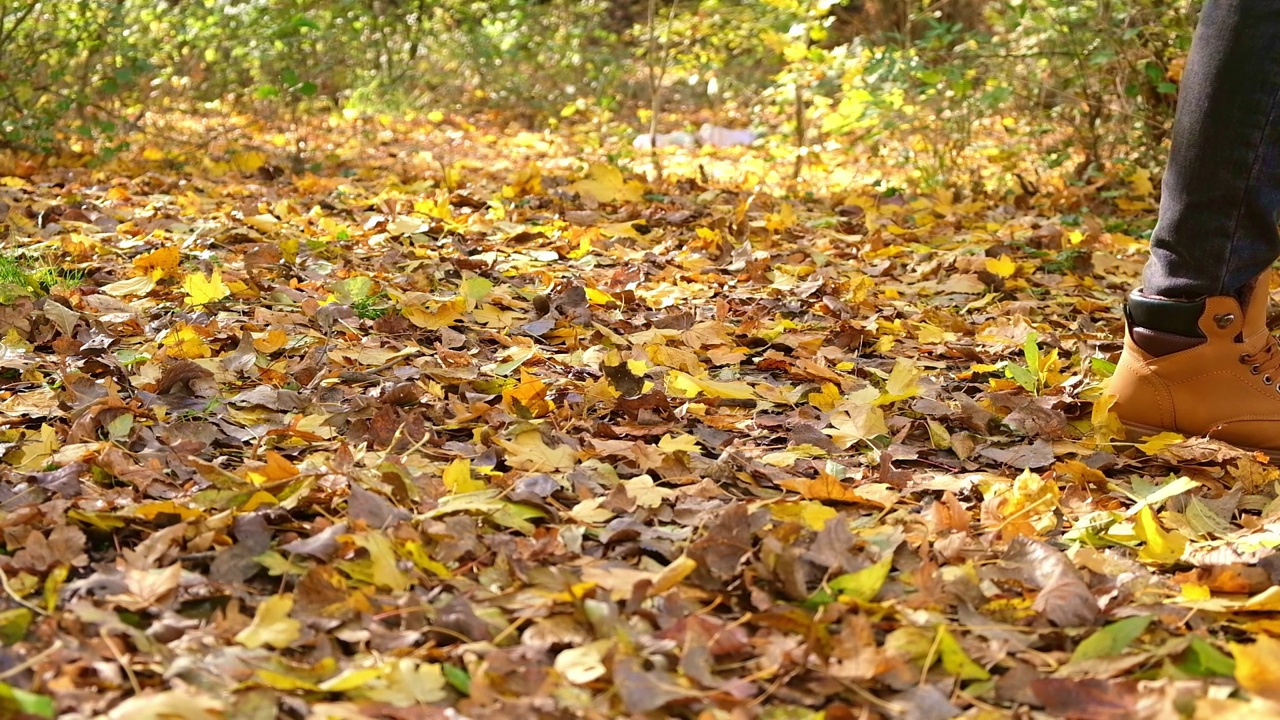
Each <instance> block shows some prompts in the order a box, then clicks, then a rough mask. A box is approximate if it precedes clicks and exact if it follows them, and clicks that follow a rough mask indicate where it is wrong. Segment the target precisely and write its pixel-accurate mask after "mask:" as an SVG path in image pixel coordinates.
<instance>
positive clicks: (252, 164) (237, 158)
mask: <svg viewBox="0 0 1280 720" xmlns="http://www.w3.org/2000/svg"><path fill="white" fill-rule="evenodd" d="M230 163H231V167H233V168H235V169H236V172H241V173H246V174H248V173H252V172H257V171H258V169H259V168H261V167H262V166H263V165H266V164H267V155H266V153H261V152H258V151H257V150H248V151H246V152H238V153H235V154H234V155H232V156H231V159H230Z"/></svg>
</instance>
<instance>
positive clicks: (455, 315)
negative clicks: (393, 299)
mask: <svg viewBox="0 0 1280 720" xmlns="http://www.w3.org/2000/svg"><path fill="white" fill-rule="evenodd" d="M466 310H467V299H466V298H465V297H456V298H453V299H452V300H446V301H444V302H441V303H440V304H439V305H437V306H436V308H435V309H434V310H427V309H426V308H423V307H421V306H419V305H411V306H409V307H406V308H404V309H403V310H401V311H400V313H401V314H402V315H404V316H405V318H406V319H407V320H408V321H409V322H411V323H413V324H414V325H417V326H418V327H420V328H426V329H427V330H439V329H440V328H442V327H445V326H448V325H452V324H454V323H455V322H457V321H458V320H461V319H462V313H464V312H466Z"/></svg>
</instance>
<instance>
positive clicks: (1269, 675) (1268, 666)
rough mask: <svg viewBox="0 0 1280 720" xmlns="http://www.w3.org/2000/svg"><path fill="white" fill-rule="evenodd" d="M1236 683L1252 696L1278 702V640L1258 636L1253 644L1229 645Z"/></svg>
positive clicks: (1279, 687)
mask: <svg viewBox="0 0 1280 720" xmlns="http://www.w3.org/2000/svg"><path fill="white" fill-rule="evenodd" d="M1230 647H1231V654H1232V655H1233V656H1234V657H1235V659H1236V682H1238V683H1240V687H1242V688H1244V689H1245V690H1248V691H1249V692H1250V693H1252V694H1253V695H1257V696H1258V697H1262V698H1266V699H1267V700H1271V701H1273V702H1280V640H1276V639H1275V638H1272V637H1269V636H1267V635H1258V636H1257V639H1256V641H1255V642H1254V643H1252V644H1250V645H1245V644H1242V643H1231V645H1230Z"/></svg>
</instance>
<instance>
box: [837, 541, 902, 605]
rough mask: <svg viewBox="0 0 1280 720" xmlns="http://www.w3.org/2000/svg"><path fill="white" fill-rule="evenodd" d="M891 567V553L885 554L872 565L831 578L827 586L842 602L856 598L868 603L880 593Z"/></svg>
mask: <svg viewBox="0 0 1280 720" xmlns="http://www.w3.org/2000/svg"><path fill="white" fill-rule="evenodd" d="M892 569H893V554H892V553H890V554H887V555H885V557H883V558H881V559H880V561H879V562H877V563H876V564H874V565H869V566H867V567H864V568H862V569H861V570H855V571H854V572H851V573H845V574H844V575H840V576H839V577H836V578H833V579H832V580H831V582H829V583H827V587H828V588H830V589H831V591H832V592H834V593H835V594H836V596H837V597H839V598H840V599H841V600H842V601H844V602H849V601H851V600H857V601H858V602H864V603H869V602H871V601H872V600H875V599H876V595H879V594H880V589H881V588H883V587H884V582H885V580H888V579H889V571H890V570H892Z"/></svg>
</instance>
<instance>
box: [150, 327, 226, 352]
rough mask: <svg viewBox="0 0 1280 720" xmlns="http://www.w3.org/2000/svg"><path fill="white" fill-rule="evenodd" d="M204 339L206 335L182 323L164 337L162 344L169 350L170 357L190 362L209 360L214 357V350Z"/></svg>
mask: <svg viewBox="0 0 1280 720" xmlns="http://www.w3.org/2000/svg"><path fill="white" fill-rule="evenodd" d="M204 337H205V336H204V333H201V332H200V330H199V329H198V328H196V327H195V326H193V325H188V324H187V323H184V322H180V323H178V324H177V325H175V326H174V327H173V329H171V330H170V331H169V332H168V333H167V334H166V335H165V336H164V339H163V340H161V341H160V344H161V345H164V346H165V347H167V348H169V357H174V358H183V359H188V360H190V359H194V358H207V357H210V356H211V355H213V350H211V349H209V346H208V344H206V343H205V341H204Z"/></svg>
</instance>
